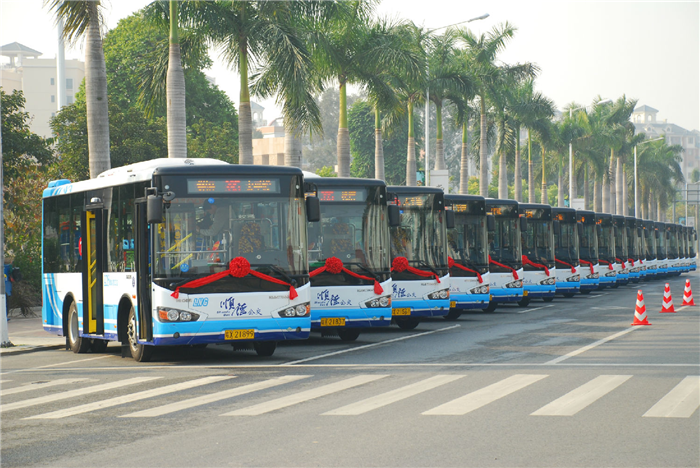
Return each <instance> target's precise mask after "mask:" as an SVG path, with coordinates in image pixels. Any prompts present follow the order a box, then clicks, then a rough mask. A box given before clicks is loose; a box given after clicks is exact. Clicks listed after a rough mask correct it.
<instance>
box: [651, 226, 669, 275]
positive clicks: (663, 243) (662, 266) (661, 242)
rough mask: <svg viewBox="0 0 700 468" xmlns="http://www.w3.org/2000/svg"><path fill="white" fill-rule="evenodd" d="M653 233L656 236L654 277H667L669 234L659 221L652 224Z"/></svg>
mask: <svg viewBox="0 0 700 468" xmlns="http://www.w3.org/2000/svg"><path fill="white" fill-rule="evenodd" d="M654 231H655V236H656V276H657V278H658V277H665V276H668V274H669V270H668V239H669V234H668V232H667V231H666V223H662V222H659V221H656V222H654Z"/></svg>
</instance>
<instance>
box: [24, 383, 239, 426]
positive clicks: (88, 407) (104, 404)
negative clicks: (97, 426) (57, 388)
mask: <svg viewBox="0 0 700 468" xmlns="http://www.w3.org/2000/svg"><path fill="white" fill-rule="evenodd" d="M231 378H233V377H230V376H225V375H216V376H211V377H204V378H201V379H196V380H189V381H187V382H181V383H178V384H173V385H166V386H165V387H158V388H154V389H151V390H144V391H142V392H136V393H131V394H128V395H123V396H120V397H116V398H109V399H107V400H101V401H96V402H94V403H87V404H84V405H80V406H74V407H72V408H66V409H62V410H58V411H53V412H51V413H44V414H39V415H36V416H32V417H29V418H24V419H61V418H65V417H68V416H75V415H76V414H83V413H88V412H90V411H96V410H100V409H104V408H111V407H112V406H117V405H123V404H124V403H131V402H134V401H139V400H145V399H146V398H153V397H156V396H160V395H166V394H168V393H173V392H178V391H180V390H187V389H190V388H194V387H199V386H202V385H207V384H210V383H215V382H220V381H222V380H228V379H231Z"/></svg>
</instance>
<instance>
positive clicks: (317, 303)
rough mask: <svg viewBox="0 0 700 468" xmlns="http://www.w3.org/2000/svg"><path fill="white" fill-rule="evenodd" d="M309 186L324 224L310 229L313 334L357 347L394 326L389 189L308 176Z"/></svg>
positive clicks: (358, 181)
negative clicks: (364, 337) (371, 332)
mask: <svg viewBox="0 0 700 468" xmlns="http://www.w3.org/2000/svg"><path fill="white" fill-rule="evenodd" d="M304 180H305V181H307V182H309V183H312V184H313V185H314V186H315V190H316V194H317V197H318V199H319V201H320V203H321V219H320V221H318V222H315V223H309V224H308V242H309V276H310V277H311V330H312V331H314V330H316V331H319V330H320V331H322V332H323V333H326V334H330V335H337V336H338V337H340V339H341V340H343V341H354V340H356V339H357V338H358V337H359V336H360V332H361V331H362V330H363V329H365V328H369V327H385V326H389V325H391V290H392V286H391V284H392V283H391V271H390V263H389V257H390V255H391V253H390V238H389V222H388V221H387V219H389V216H388V209H389V208H388V202H387V200H388V198H387V192H386V184H385V183H384V181H382V180H376V179H356V178H339V177H318V176H316V175H315V174H311V173H306V172H305V173H304ZM392 206H393V205H392ZM394 208H396V207H395V206H394Z"/></svg>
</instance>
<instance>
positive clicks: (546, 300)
mask: <svg viewBox="0 0 700 468" xmlns="http://www.w3.org/2000/svg"><path fill="white" fill-rule="evenodd" d="M542 300H543V301H544V302H552V301H553V300H554V296H550V297H543V298H542Z"/></svg>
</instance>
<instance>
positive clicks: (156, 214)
mask: <svg viewBox="0 0 700 468" xmlns="http://www.w3.org/2000/svg"><path fill="white" fill-rule="evenodd" d="M146 217H147V221H148V224H163V196H162V195H149V196H148V198H147V199H146Z"/></svg>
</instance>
